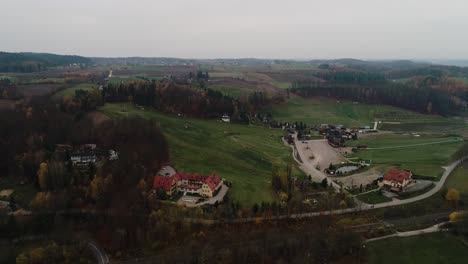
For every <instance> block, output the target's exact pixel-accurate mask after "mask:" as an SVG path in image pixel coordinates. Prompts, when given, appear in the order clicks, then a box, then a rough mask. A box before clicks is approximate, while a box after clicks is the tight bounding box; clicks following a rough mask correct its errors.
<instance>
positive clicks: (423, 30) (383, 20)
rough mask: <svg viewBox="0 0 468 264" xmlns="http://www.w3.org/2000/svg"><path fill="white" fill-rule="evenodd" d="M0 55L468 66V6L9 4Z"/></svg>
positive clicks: (172, 0)
mask: <svg viewBox="0 0 468 264" xmlns="http://www.w3.org/2000/svg"><path fill="white" fill-rule="evenodd" d="M0 10H1V15H0V50H3V51H35V52H51V53H60V54H78V55H84V56H101V57H103V56H108V57H110V56H112V57H116V56H146V57H160V56H164V57H183V58H239V57H242V58H245V57H255V58H295V59H313V58H343V57H353V58H361V59H440V58H444V59H468V32H467V30H468V1H467V0H443V1H442V0H167V1H164V0H0Z"/></svg>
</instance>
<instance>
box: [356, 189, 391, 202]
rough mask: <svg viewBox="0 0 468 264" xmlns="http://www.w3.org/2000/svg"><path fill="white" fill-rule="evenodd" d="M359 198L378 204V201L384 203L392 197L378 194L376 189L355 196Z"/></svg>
mask: <svg viewBox="0 0 468 264" xmlns="http://www.w3.org/2000/svg"><path fill="white" fill-rule="evenodd" d="M356 197H357V198H359V200H361V201H363V202H365V203H368V204H378V203H385V202H390V201H391V200H392V199H390V198H388V197H386V196H383V195H381V194H379V193H378V192H377V191H375V192H369V193H366V194H361V195H358V196H356Z"/></svg>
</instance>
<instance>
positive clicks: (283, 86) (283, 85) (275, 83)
mask: <svg viewBox="0 0 468 264" xmlns="http://www.w3.org/2000/svg"><path fill="white" fill-rule="evenodd" d="M271 84H273V86H276V87H278V88H281V89H288V88H291V83H290V82H279V81H273V82H272V83H271Z"/></svg>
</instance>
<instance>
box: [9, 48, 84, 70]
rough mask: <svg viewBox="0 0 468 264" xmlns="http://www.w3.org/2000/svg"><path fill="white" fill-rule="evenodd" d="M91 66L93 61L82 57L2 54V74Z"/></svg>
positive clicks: (43, 54)
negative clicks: (50, 68)
mask: <svg viewBox="0 0 468 264" xmlns="http://www.w3.org/2000/svg"><path fill="white" fill-rule="evenodd" d="M75 63H76V64H80V65H86V64H90V63H91V60H90V59H88V58H85V57H81V56H73V55H56V54H48V53H28V52H24V53H23V52H22V53H8V52H0V72H24V73H30V72H38V71H44V70H46V69H47V67H53V66H61V65H69V64H75Z"/></svg>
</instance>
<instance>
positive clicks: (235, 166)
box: [101, 104, 302, 205]
mask: <svg viewBox="0 0 468 264" xmlns="http://www.w3.org/2000/svg"><path fill="white" fill-rule="evenodd" d="M101 111H102V112H104V113H105V114H107V115H109V116H111V117H120V116H125V115H127V114H128V115H140V116H142V117H145V118H150V119H155V120H157V121H158V122H160V124H161V127H162V129H163V132H164V134H165V135H166V137H167V139H168V141H169V145H170V154H171V159H172V161H173V163H174V164H175V166H176V167H177V169H178V170H182V171H188V172H200V173H203V174H208V173H210V172H212V171H215V172H217V173H218V174H219V175H220V176H221V177H224V178H226V179H228V180H231V181H232V182H233V185H234V186H233V188H232V190H231V194H232V196H233V197H234V199H236V200H239V201H240V202H241V203H243V204H247V205H250V204H252V203H254V202H259V201H262V200H263V201H272V200H274V199H275V198H274V197H275V195H274V193H273V192H272V189H271V183H270V179H271V162H272V161H275V162H285V161H286V160H288V159H289V158H290V157H291V151H290V148H289V147H287V146H284V145H283V144H282V143H281V141H280V137H281V135H282V132H281V131H278V130H270V129H266V128H263V127H255V126H245V125H235V124H225V123H222V122H220V121H216V120H201V119H191V118H183V117H176V116H172V115H171V116H170V115H165V114H162V113H160V112H157V111H153V110H147V111H143V110H139V109H137V108H135V107H133V106H131V105H129V104H106V105H105V106H104V107H102V108H101ZM186 124H187V125H188V126H189V128H188V129H187V128H185V125H186ZM294 173H295V174H297V175H302V174H301V172H300V171H299V170H297V169H296V170H294Z"/></svg>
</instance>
